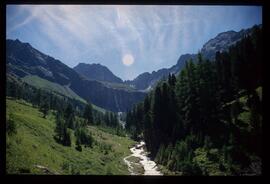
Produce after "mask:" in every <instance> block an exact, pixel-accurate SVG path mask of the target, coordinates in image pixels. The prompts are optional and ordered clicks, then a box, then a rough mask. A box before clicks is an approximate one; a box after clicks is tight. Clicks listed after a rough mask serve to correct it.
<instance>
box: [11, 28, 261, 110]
mask: <svg viewBox="0 0 270 184" xmlns="http://www.w3.org/2000/svg"><path fill="white" fill-rule="evenodd" d="M260 26H261V25H260ZM251 29H252V28H250V29H246V30H241V31H239V32H235V31H227V32H223V33H220V34H218V35H217V36H216V37H215V38H213V39H211V40H209V41H208V42H207V43H205V44H204V45H203V47H202V49H201V53H202V55H203V57H205V58H208V59H210V60H213V59H214V58H215V53H216V52H217V51H220V52H223V51H226V50H228V48H229V47H230V46H231V45H233V44H235V43H236V42H237V41H239V40H240V39H241V38H243V37H244V36H245V35H247V34H250V33H251ZM189 59H193V60H194V61H195V62H196V59H197V54H184V55H181V56H180V58H179V59H178V61H177V63H176V64H175V65H173V66H172V67H170V68H163V69H160V70H158V71H153V72H152V73H149V72H145V73H142V74H140V75H139V76H137V77H136V78H135V79H134V80H127V81H123V80H122V79H120V78H119V77H117V76H115V75H114V74H113V73H112V72H111V71H110V70H109V69H108V68H107V67H105V66H102V65H100V64H85V63H79V64H78V65H77V66H75V67H74V68H73V69H72V68H69V67H68V66H67V65H65V64H63V63H62V62H61V61H59V60H57V59H54V58H52V57H50V56H48V55H46V54H43V53H41V52H40V51H38V50H36V49H34V48H33V47H32V46H31V45H30V44H29V43H22V42H21V41H19V40H9V39H8V40H6V67H7V74H9V75H13V76H16V77H18V78H22V79H24V80H25V81H26V82H27V83H29V84H30V85H36V84H37V83H38V82H37V81H42V82H43V83H44V81H47V82H48V84H49V83H53V84H57V88H63V89H61V90H59V91H62V92H63V91H65V94H72V96H76V97H78V98H82V99H84V100H86V101H91V102H92V103H93V104H95V105H97V106H99V107H102V108H105V109H108V110H111V111H115V112H120V111H126V110H128V109H130V108H131V107H132V105H133V104H135V103H138V102H139V101H141V100H142V99H143V98H144V96H145V95H146V92H148V91H149V90H151V89H152V88H153V87H154V86H155V84H156V83H157V81H159V80H160V79H162V78H163V77H167V76H168V75H169V73H173V74H178V73H179V71H181V69H182V68H183V66H184V65H185V62H186V61H187V60H189ZM39 79H40V80H39ZM33 80H35V82H33ZM45 83H46V82H45ZM43 86H44V85H43Z"/></svg>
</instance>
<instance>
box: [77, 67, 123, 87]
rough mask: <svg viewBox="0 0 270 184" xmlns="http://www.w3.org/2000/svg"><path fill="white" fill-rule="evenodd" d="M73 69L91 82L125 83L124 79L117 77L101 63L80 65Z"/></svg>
mask: <svg viewBox="0 0 270 184" xmlns="http://www.w3.org/2000/svg"><path fill="white" fill-rule="evenodd" d="M73 69H74V70H75V71H76V72H77V73H79V74H81V75H83V76H84V77H86V78H87V79H90V80H98V81H105V82H113V83H123V81H122V79H120V78H119V77H117V76H115V75H114V74H113V73H112V72H111V71H110V70H109V69H108V68H107V67H106V66H103V65H101V64H100V63H92V64H87V63H79V64H78V65H77V66H75V67H74V68H73Z"/></svg>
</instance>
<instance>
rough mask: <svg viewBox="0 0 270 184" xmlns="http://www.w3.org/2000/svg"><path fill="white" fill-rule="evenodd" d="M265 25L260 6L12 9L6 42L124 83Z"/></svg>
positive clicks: (8, 14) (11, 6)
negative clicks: (97, 68)
mask: <svg viewBox="0 0 270 184" xmlns="http://www.w3.org/2000/svg"><path fill="white" fill-rule="evenodd" d="M261 23H262V7H261V6H194V5H193V6H187V5H181V6H179V5H170V6H167V5H155V6H154V5H7V7H6V38H7V39H19V40H20V41H22V42H28V43H30V44H31V45H32V46H33V47H34V48H36V49H38V50H39V51H41V52H43V53H45V54H47V55H50V56H52V57H54V58H56V59H59V60H60V61H62V62H63V63H65V64H66V65H68V66H69V67H74V66H76V65H77V64H78V63H100V64H102V65H104V66H106V67H108V68H109V69H110V70H111V71H112V72H113V73H114V74H115V75H117V76H118V77H120V78H122V79H123V80H132V79H134V78H135V77H137V76H138V75H139V74H141V73H143V72H150V73H151V72H152V71H156V70H158V69H161V68H169V67H171V66H173V65H175V64H176V63H177V60H178V58H179V57H180V56H181V55H182V54H186V53H190V54H193V53H197V52H198V51H199V50H200V49H201V48H202V46H203V44H204V43H206V42H207V41H208V40H210V39H211V38H214V37H215V36H216V35H217V34H218V33H220V32H224V31H229V30H234V31H240V30H241V29H246V28H249V27H252V26H253V25H255V24H261Z"/></svg>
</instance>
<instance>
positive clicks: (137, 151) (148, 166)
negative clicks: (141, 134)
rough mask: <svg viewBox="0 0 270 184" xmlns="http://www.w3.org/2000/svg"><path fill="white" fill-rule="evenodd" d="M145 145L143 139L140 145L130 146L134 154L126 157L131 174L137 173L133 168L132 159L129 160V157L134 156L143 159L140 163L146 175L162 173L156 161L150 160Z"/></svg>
mask: <svg viewBox="0 0 270 184" xmlns="http://www.w3.org/2000/svg"><path fill="white" fill-rule="evenodd" d="M144 145H145V142H143V141H141V142H140V143H139V144H138V145H136V146H134V147H132V148H130V151H131V152H132V154H131V155H130V156H127V157H125V158H124V161H125V163H126V164H127V165H128V170H129V172H130V173H131V175H134V174H135V173H134V172H133V171H132V170H133V168H132V166H131V164H130V161H128V160H127V158H129V157H131V156H134V157H138V158H140V159H141V161H140V164H142V166H143V167H144V175H162V173H161V172H160V171H158V170H157V169H158V168H157V165H156V163H155V162H154V161H152V160H150V158H149V157H147V154H146V152H145V151H144V149H143V146H144ZM136 147H137V148H136Z"/></svg>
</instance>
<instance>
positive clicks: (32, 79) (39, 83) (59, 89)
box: [22, 75, 105, 113]
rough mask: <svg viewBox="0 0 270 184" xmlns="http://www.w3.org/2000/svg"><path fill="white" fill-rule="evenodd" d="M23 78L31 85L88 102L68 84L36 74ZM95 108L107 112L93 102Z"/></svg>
mask: <svg viewBox="0 0 270 184" xmlns="http://www.w3.org/2000/svg"><path fill="white" fill-rule="evenodd" d="M22 80H23V81H24V82H26V83H28V84H29V85H32V86H35V87H37V88H41V89H45V90H49V91H54V92H56V93H59V94H62V95H64V96H67V97H70V98H74V99H76V100H79V101H81V102H83V103H87V102H86V101H85V100H84V99H82V98H81V97H80V96H79V95H77V94H76V93H75V92H74V91H72V90H71V89H70V88H69V87H67V86H61V85H59V84H57V83H53V82H50V81H48V80H45V79H42V78H40V77H38V76H36V75H27V76H25V77H24V78H22ZM93 108H94V109H96V110H98V111H101V112H103V113H105V110H104V109H103V108H101V107H98V106H96V105H94V104H93Z"/></svg>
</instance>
